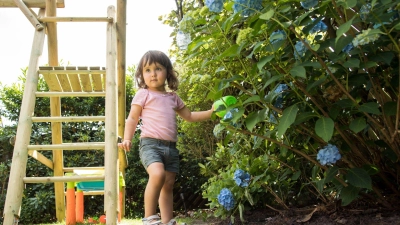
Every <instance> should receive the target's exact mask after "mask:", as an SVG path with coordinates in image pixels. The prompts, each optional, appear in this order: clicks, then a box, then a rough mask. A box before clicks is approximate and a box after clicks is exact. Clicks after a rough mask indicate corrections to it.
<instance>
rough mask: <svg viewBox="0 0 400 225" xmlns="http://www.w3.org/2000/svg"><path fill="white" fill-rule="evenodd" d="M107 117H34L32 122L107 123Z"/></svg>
mask: <svg viewBox="0 0 400 225" xmlns="http://www.w3.org/2000/svg"><path fill="white" fill-rule="evenodd" d="M105 119H106V117H105V116H68V117H66V116H56V117H32V122H35V123H38V122H86V121H105Z"/></svg>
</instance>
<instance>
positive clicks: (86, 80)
mask: <svg viewBox="0 0 400 225" xmlns="http://www.w3.org/2000/svg"><path fill="white" fill-rule="evenodd" d="M78 70H87V67H86V66H85V67H82V66H79V67H78ZM79 78H80V79H81V84H82V89H83V91H86V92H91V91H92V85H91V82H90V76H89V73H79Z"/></svg>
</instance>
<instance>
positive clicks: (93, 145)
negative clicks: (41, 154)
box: [28, 142, 117, 150]
mask: <svg viewBox="0 0 400 225" xmlns="http://www.w3.org/2000/svg"><path fill="white" fill-rule="evenodd" d="M115 145H117V142H115ZM104 146H105V144H104V142H86V143H72V144H53V145H28V150H95V149H99V150H104Z"/></svg>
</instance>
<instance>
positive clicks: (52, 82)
mask: <svg viewBox="0 0 400 225" xmlns="http://www.w3.org/2000/svg"><path fill="white" fill-rule="evenodd" d="M40 70H53V67H51V66H46V67H44V66H41V67H39V74H42V75H43V78H44V80H45V81H46V83H47V85H48V86H49V89H50V91H62V89H61V86H60V83H59V82H58V79H57V77H55V76H51V75H49V74H48V73H47V74H46V73H40Z"/></svg>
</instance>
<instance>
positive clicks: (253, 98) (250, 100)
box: [243, 95, 260, 104]
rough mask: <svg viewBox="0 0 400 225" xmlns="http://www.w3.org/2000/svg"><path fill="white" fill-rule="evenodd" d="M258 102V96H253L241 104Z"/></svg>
mask: <svg viewBox="0 0 400 225" xmlns="http://www.w3.org/2000/svg"><path fill="white" fill-rule="evenodd" d="M258 101H260V96H258V95H253V96H251V97H250V98H248V99H246V101H244V102H243V104H246V103H250V102H258Z"/></svg>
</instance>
